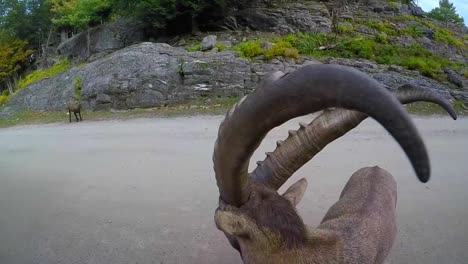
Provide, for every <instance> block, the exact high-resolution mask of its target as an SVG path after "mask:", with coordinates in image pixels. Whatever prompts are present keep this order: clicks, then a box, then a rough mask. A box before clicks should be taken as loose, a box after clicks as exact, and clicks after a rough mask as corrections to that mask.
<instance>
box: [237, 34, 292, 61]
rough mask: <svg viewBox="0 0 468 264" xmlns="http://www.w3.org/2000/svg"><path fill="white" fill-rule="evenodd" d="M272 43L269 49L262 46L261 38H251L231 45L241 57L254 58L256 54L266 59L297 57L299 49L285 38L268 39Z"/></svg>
mask: <svg viewBox="0 0 468 264" xmlns="http://www.w3.org/2000/svg"><path fill="white" fill-rule="evenodd" d="M270 41H271V42H272V43H273V44H274V45H272V46H271V47H270V48H269V49H267V50H265V49H264V48H263V47H262V41H261V40H251V41H247V42H243V43H240V44H238V45H236V46H234V47H233V49H234V50H236V51H238V52H239V53H240V55H241V57H243V58H248V59H251V58H254V57H257V56H261V55H263V56H265V58H266V59H272V58H275V57H279V56H280V57H285V58H298V57H299V51H298V50H297V49H296V48H295V47H294V46H293V44H292V43H291V42H290V41H289V40H288V39H285V38H275V39H271V40H270Z"/></svg>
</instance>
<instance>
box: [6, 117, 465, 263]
mask: <svg viewBox="0 0 468 264" xmlns="http://www.w3.org/2000/svg"><path fill="white" fill-rule="evenodd" d="M84 118H86V117H85V116H84ZM64 119H66V117H64ZM221 119H222V117H219V116H216V117H186V118H173V119H134V120H126V121H102V122H86V121H85V122H83V123H73V124H68V123H61V124H51V125H42V126H29V127H16V128H9V129H3V130H0V263H2V264H10V263H12V264H13V263H14V264H17V263H21V264H22V263H25V264H26V263H28V264H29V263H44V264H46V263H47V264H55V263H67V264H68V263H70V264H72V263H80V264H82V263H112V264H118V263H126V264H127V263H140V264H141V263H165V264H167V263H240V258H239V256H238V255H237V254H236V253H235V251H234V250H232V249H231V248H230V246H229V244H228V242H227V240H226V239H225V238H224V236H223V235H222V234H221V232H219V231H218V230H217V229H216V227H215V225H214V222H213V213H214V210H215V208H216V206H217V197H218V194H217V187H216V183H215V180H214V174H213V169H212V161H211V155H212V151H213V144H214V141H215V138H216V134H217V129H218V126H219V123H220V121H221ZM309 120H310V117H302V118H299V119H296V120H293V121H290V122H288V123H287V124H285V125H283V126H281V127H279V128H277V129H275V130H273V131H272V132H271V133H270V134H269V135H268V138H267V140H266V141H265V142H264V143H263V144H262V145H261V146H260V148H259V150H258V151H257V152H256V154H255V155H254V159H255V160H258V159H263V158H264V154H263V153H264V152H265V151H271V150H272V149H273V147H274V145H275V142H276V140H278V139H284V138H285V137H286V135H287V130H288V129H290V128H297V127H298V126H297V122H299V121H306V122H307V121H309ZM415 122H416V124H417V126H418V128H419V130H420V131H421V132H422V134H423V136H424V139H425V142H426V144H427V147H428V149H429V154H430V158H431V162H432V178H431V180H430V181H429V183H428V184H421V183H420V182H418V180H417V178H416V176H415V174H414V171H413V169H412V167H411V165H410V163H409V162H408V160H407V158H406V156H405V155H404V153H403V151H402V150H401V149H400V147H399V146H398V145H397V144H396V142H395V141H394V139H393V138H391V136H389V135H388V133H386V132H385V131H384V129H383V128H382V127H381V126H380V125H379V124H378V123H376V122H375V121H373V120H366V121H365V122H363V123H362V124H361V126H359V127H358V128H357V129H355V130H353V131H352V132H351V133H349V134H347V135H346V136H345V137H343V138H341V139H339V140H337V141H336V142H335V143H334V144H331V145H329V146H328V147H327V148H326V149H325V150H324V151H323V152H322V153H320V155H318V156H317V157H316V158H315V159H314V160H313V161H312V162H309V163H308V164H307V165H305V166H304V167H303V168H301V170H299V171H298V172H297V173H296V174H295V176H294V177H293V178H292V179H291V180H290V181H288V183H287V184H288V185H289V184H290V183H291V182H292V181H293V180H297V179H299V178H300V177H307V178H308V180H309V189H308V191H307V193H306V195H305V197H304V199H303V201H302V202H301V204H300V206H299V211H300V213H301V214H302V216H303V217H304V219H305V222H306V223H308V224H309V225H317V224H318V223H319V221H320V219H321V218H322V217H323V215H324V214H325V212H326V210H327V209H328V208H329V207H330V206H331V205H332V204H333V203H334V202H335V201H336V200H337V198H338V196H339V193H340V191H341V189H342V188H343V186H344V184H345V183H346V181H347V179H348V178H349V176H350V175H351V174H352V173H353V172H354V171H355V170H357V169H358V168H360V167H363V166H373V165H379V166H381V167H383V168H385V169H387V170H388V171H390V172H391V173H392V174H393V175H394V176H395V178H396V181H397V184H398V195H399V196H398V224H399V234H398V237H397V240H396V242H395V245H394V248H393V251H392V254H391V256H390V258H389V263H412V264H418V263H424V264H429V263H451V264H456V263H467V262H468V250H467V249H468V247H467V245H468V221H467V219H468V119H459V120H457V121H453V120H451V119H450V118H449V117H438V118H432V117H431V118H416V117H415ZM254 165H255V164H254V162H252V164H251V168H253V167H254ZM283 190H284V188H282V189H281V190H280V191H283Z"/></svg>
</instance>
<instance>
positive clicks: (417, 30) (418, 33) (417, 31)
mask: <svg viewBox="0 0 468 264" xmlns="http://www.w3.org/2000/svg"><path fill="white" fill-rule="evenodd" d="M423 32H424V29H423V28H422V27H421V26H417V25H410V26H408V27H406V28H405V29H403V30H401V31H400V33H401V34H402V35H407V36H411V37H413V38H418V37H422V36H423Z"/></svg>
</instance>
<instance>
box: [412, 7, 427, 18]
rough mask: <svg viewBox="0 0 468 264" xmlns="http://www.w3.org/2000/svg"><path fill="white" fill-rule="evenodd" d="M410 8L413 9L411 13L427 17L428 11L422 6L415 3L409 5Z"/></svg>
mask: <svg viewBox="0 0 468 264" xmlns="http://www.w3.org/2000/svg"><path fill="white" fill-rule="evenodd" d="M409 9H410V11H411V14H412V15H413V16H417V17H424V18H425V17H427V16H426V12H424V10H422V8H421V7H419V6H417V5H414V4H410V5H409Z"/></svg>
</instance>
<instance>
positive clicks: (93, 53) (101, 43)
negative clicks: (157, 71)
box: [57, 19, 145, 61]
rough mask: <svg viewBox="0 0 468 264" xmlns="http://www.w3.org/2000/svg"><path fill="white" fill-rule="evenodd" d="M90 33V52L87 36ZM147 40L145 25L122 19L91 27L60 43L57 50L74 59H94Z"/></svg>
mask: <svg viewBox="0 0 468 264" xmlns="http://www.w3.org/2000/svg"><path fill="white" fill-rule="evenodd" d="M88 33H89V53H88V42H87V36H88ZM144 40H145V35H144V30H143V25H142V24H141V23H138V22H135V21H133V20H127V19H120V20H116V21H114V22H112V23H108V24H104V25H101V26H98V27H95V28H90V29H89V32H88V31H84V32H81V33H79V34H77V35H75V36H73V37H72V38H70V39H68V40H66V41H64V42H62V43H60V45H59V46H58V47H57V52H58V53H59V54H60V55H62V56H64V57H66V58H68V59H71V60H73V61H93V60H96V59H98V58H101V57H103V56H104V55H106V54H108V53H110V52H113V51H116V50H119V49H122V48H124V47H127V46H129V45H132V44H135V43H139V42H142V41H144Z"/></svg>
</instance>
